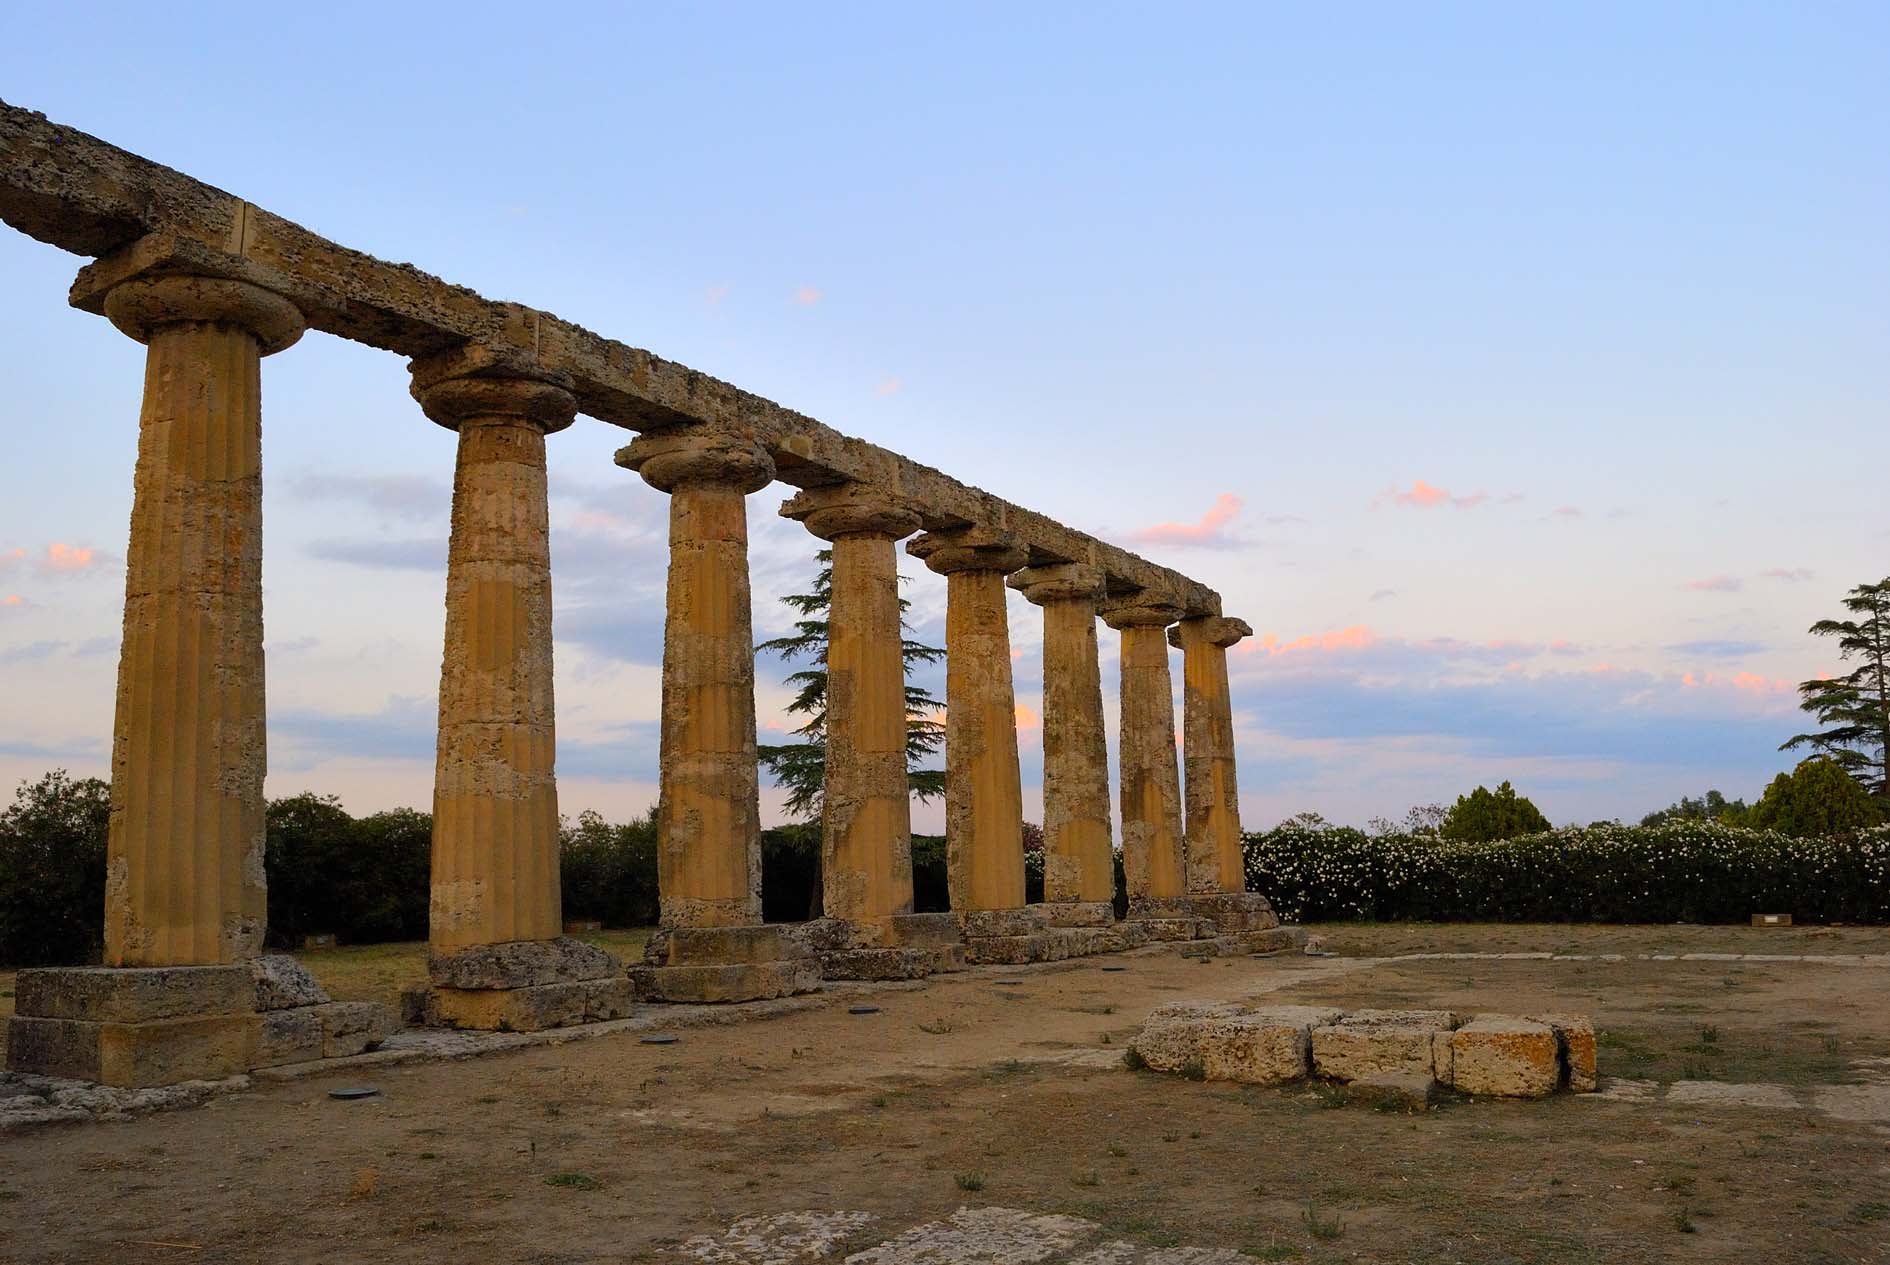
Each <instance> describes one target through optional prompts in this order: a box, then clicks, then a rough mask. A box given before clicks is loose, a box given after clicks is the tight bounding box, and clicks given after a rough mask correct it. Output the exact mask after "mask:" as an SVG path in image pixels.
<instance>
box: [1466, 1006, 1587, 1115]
mask: <svg viewBox="0 0 1890 1265" xmlns="http://www.w3.org/2000/svg"><path fill="white" fill-rule="evenodd" d="M1449 1042H1450V1061H1451V1064H1450V1067H1449V1068H1447V1069H1441V1070H1442V1071H1443V1073H1444V1074H1443V1075H1442V1076H1441V1077H1440V1078H1439V1079H1442V1080H1445V1081H1447V1083H1449V1085H1450V1086H1451V1087H1452V1088H1453V1089H1455V1090H1457V1091H1458V1092H1459V1093H1464V1094H1488V1095H1495V1096H1498V1097H1504V1098H1546V1097H1548V1096H1549V1095H1550V1094H1552V1093H1554V1092H1555V1090H1556V1086H1557V1084H1558V1083H1559V1082H1560V1080H1561V1078H1562V1069H1561V1062H1560V1060H1559V1059H1558V1057H1557V1054H1558V1042H1557V1040H1556V1035H1555V1029H1553V1028H1551V1027H1550V1026H1549V1025H1548V1024H1546V1023H1537V1022H1535V1021H1533V1020H1529V1019H1515V1018H1510V1017H1507V1016H1503V1015H1481V1016H1478V1017H1477V1018H1475V1019H1472V1020H1471V1021H1470V1022H1469V1023H1466V1024H1464V1025H1463V1026H1461V1027H1459V1028H1458V1029H1457V1030H1456V1031H1455V1032H1453V1033H1451V1034H1450V1037H1449Z"/></svg>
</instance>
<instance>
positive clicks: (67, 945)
mask: <svg viewBox="0 0 1890 1265" xmlns="http://www.w3.org/2000/svg"><path fill="white" fill-rule="evenodd" d="M110 823H111V788H110V787H109V786H107V785H106V784H105V783H104V782H101V781H99V780H98V779H97V778H95V777H88V778H80V779H77V780H75V779H73V778H72V777H71V776H70V775H68V774H67V773H66V771H65V770H64V769H55V770H54V771H53V772H51V773H48V774H47V775H46V776H45V777H42V778H41V779H40V780H39V781H37V782H33V783H23V784H22V785H21V786H20V787H19V789H18V790H16V791H15V792H14V795H13V803H12V805H11V806H9V807H8V808H7V810H6V811H5V812H4V813H0V963H4V964H5V965H8V966H52V965H59V964H64V963H81V962H96V961H98V958H99V952H100V950H101V948H102V947H103V941H104V935H105V838H106V834H107V831H108V830H109V827H110Z"/></svg>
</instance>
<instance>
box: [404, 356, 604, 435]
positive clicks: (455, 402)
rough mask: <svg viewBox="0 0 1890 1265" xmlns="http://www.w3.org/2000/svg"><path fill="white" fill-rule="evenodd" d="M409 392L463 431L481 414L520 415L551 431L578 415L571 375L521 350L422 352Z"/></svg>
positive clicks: (435, 417) (411, 369) (433, 416)
mask: <svg viewBox="0 0 1890 1265" xmlns="http://www.w3.org/2000/svg"><path fill="white" fill-rule="evenodd" d="M407 371H408V373H410V374H411V375H412V378H413V381H412V382H411V383H409V384H408V391H409V392H410V393H411V394H412V395H413V398H414V399H415V400H418V401H419V403H420V408H421V410H422V411H423V412H425V413H426V415H427V417H428V419H430V420H431V421H434V422H437V423H439V424H440V425H441V426H444V427H446V429H448V430H458V429H459V428H460V427H461V426H463V425H464V424H465V423H467V422H468V421H471V420H472V419H473V418H476V417H503V418H514V419H517V420H518V421H521V422H528V423H530V424H532V425H534V426H537V427H538V428H539V430H540V431H542V432H543V433H545V434H547V435H549V434H551V433H552V432H553V431H560V430H563V429H564V428H565V427H567V426H569V425H570V424H571V422H572V420H573V419H575V418H576V417H577V397H576V396H575V395H573V394H572V392H571V386H572V383H571V379H570V378H568V377H566V376H565V375H563V374H560V373H555V372H553V371H551V370H548V369H544V368H542V367H540V366H538V365H536V364H533V363H531V362H530V361H529V360H528V359H526V358H525V357H523V356H520V355H518V354H516V353H511V352H507V351H504V350H498V349H493V348H488V347H482V346H479V345H477V344H469V345H467V346H464V347H455V348H454V349H453V350H451V351H445V352H440V353H438V354H437V355H432V356H418V357H415V358H414V359H413V360H412V361H410V362H409V363H408V365H407Z"/></svg>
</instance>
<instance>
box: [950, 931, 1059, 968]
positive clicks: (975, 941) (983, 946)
mask: <svg viewBox="0 0 1890 1265" xmlns="http://www.w3.org/2000/svg"><path fill="white" fill-rule="evenodd" d="M1068 956H1069V951H1068V944H1067V943H1066V942H1065V941H1062V940H1060V939H1058V938H1057V937H1056V936H1053V935H1051V934H1049V933H1048V932H1044V931H1039V932H1037V933H1035V934H1034V935H1025V936H970V937H967V938H966V940H965V961H966V962H968V963H970V964H971V965H972V966H1023V965H1025V964H1026V963H1030V962H1060V961H1062V960H1063V959H1064V958H1066V957H1068Z"/></svg>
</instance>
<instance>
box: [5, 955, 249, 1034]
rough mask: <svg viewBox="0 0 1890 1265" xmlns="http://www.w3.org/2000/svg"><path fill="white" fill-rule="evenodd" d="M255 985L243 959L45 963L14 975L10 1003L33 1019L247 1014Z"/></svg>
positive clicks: (122, 1020) (105, 1020) (136, 1019)
mask: <svg viewBox="0 0 1890 1265" xmlns="http://www.w3.org/2000/svg"><path fill="white" fill-rule="evenodd" d="M255 987H256V986H255V983H254V982H253V980H252V979H251V976H250V968H249V967H248V966H247V965H245V964H243V963H237V964H235V965H232V966H66V967H44V968H38V969H34V970H26V971H21V972H20V973H19V975H18V976H16V977H15V979H14V984H13V1007H14V1013H16V1014H19V1015H24V1016H27V1017H29V1018H34V1019H83V1020H86V1021H88V1022H92V1023H120V1024H126V1023H145V1022H149V1021H152V1020H158V1019H187V1018H202V1017H204V1016H206V1015H233V1014H248V1013H250V1012H251V1011H252V1010H254V1009H255V1000H254V999H255Z"/></svg>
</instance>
